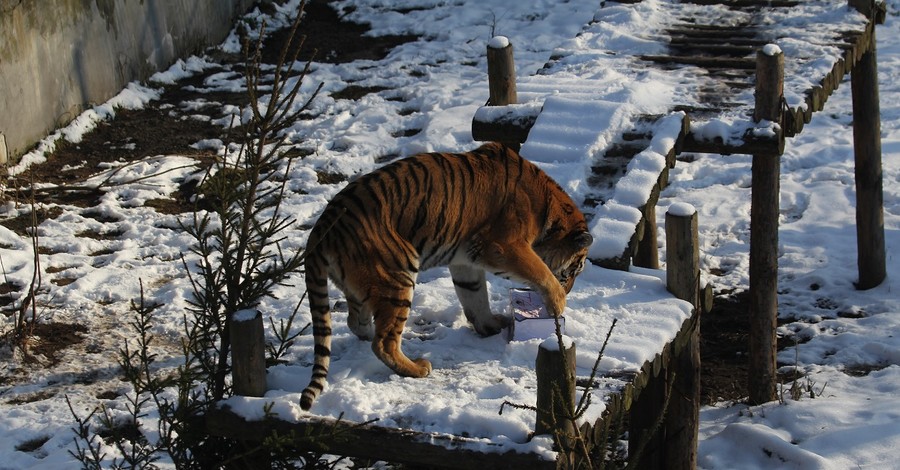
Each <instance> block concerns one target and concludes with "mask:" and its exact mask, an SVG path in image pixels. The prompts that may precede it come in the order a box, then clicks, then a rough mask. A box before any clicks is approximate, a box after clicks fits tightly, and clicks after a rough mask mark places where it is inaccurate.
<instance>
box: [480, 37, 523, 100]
mask: <svg viewBox="0 0 900 470" xmlns="http://www.w3.org/2000/svg"><path fill="white" fill-rule="evenodd" d="M487 66H488V88H489V89H490V99H489V101H488V105H489V106H505V105H508V104H515V103H517V102H518V97H517V95H516V64H515V62H514V61H513V47H512V44H511V43H510V42H509V39H507V38H506V37H504V36H496V37H494V38H493V39H491V40H490V41H489V42H488V47H487Z"/></svg>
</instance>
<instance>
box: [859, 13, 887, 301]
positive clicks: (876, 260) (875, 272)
mask: <svg viewBox="0 0 900 470" xmlns="http://www.w3.org/2000/svg"><path fill="white" fill-rule="evenodd" d="M850 6H852V7H854V8H856V9H857V10H859V11H860V12H861V13H862V14H864V15H866V16H868V17H869V18H872V15H873V14H874V12H875V2H874V1H873V0H850ZM871 31H872V37H871V39H870V41H869V49H868V50H867V51H865V52H864V53H863V55H862V57H860V59H859V62H857V63H856V64H854V65H853V68H852V69H851V70H850V87H851V94H852V96H853V154H854V159H855V164H856V244H857V265H858V270H859V283H858V284H857V288H859V289H870V288H872V287H875V286H878V285H879V284H881V283H882V281H884V279H885V277H886V276H887V270H886V265H885V263H886V257H885V248H884V194H883V188H882V184H883V183H882V173H881V110H880V105H879V102H878V101H879V98H878V66H877V64H876V50H875V28H874V26H872V28H871Z"/></svg>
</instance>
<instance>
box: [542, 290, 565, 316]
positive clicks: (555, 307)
mask: <svg viewBox="0 0 900 470" xmlns="http://www.w3.org/2000/svg"><path fill="white" fill-rule="evenodd" d="M555 287H556V288H555V289H550V291H549V292H548V293H546V294H544V296H543V297H544V304H545V306H546V307H547V311H548V312H550V315H553V316H554V317H559V316H560V315H562V313H563V310H564V309H565V308H566V292H565V291H564V290H563V289H562V287H560V286H559V285H557V286H555Z"/></svg>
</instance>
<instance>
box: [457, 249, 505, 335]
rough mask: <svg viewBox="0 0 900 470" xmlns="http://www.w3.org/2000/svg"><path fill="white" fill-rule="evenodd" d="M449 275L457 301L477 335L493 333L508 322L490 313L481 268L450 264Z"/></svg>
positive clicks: (500, 316) (497, 331)
mask: <svg viewBox="0 0 900 470" xmlns="http://www.w3.org/2000/svg"><path fill="white" fill-rule="evenodd" d="M450 277H452V278H453V287H454V288H455V289H456V296H457V297H458V298H459V303H461V304H462V307H463V313H465V315H466V319H467V320H469V323H471V324H472V326H473V327H474V328H475V331H476V332H477V333H478V334H479V335H481V336H491V335H495V334H497V333H499V332H500V330H501V329H502V328H503V327H505V326H506V324H507V323H509V322H508V320H507V319H506V318H505V317H503V316H502V315H493V314H491V304H490V302H489V301H488V290H487V282H486V281H485V277H484V270H483V269H481V268H476V267H472V266H465V265H451V266H450Z"/></svg>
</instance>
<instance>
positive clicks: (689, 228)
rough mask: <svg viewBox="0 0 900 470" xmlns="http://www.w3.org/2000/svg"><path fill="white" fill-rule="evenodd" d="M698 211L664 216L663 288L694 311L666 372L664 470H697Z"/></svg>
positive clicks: (676, 209) (680, 208) (676, 210)
mask: <svg viewBox="0 0 900 470" xmlns="http://www.w3.org/2000/svg"><path fill="white" fill-rule="evenodd" d="M699 246H700V245H699V242H698V236H697V210H696V209H695V208H694V206H692V205H690V204H687V203H675V204H672V205H671V206H669V209H668V210H667V211H666V286H667V288H668V289H669V292H671V293H672V294H673V295H675V297H678V298H679V299H682V300H686V301H688V302H690V303H691V305H693V306H694V311H693V314H692V317H691V320H690V322H691V323H690V324H689V325H690V326H689V328H690V329H691V330H690V333H688V335H689V336H688V339H687V341H686V343H685V344H684V346H683V348H682V349H681V350H680V351H679V352H678V355H677V356H675V357H673V358H672V360H671V362H670V363H669V367H671V368H674V370H675V374H674V376H675V378H674V380H673V382H674V383H673V384H672V385H671V387H672V390H671V392H670V396H669V407H668V409H667V410H666V411H665V414H666V419H665V422H664V423H663V427H664V428H665V436H666V437H665V444H664V447H665V450H664V451H663V453H664V455H665V461H666V462H667V464H666V468H669V469H694V468H696V467H697V441H698V438H697V436H698V431H699V429H700V315H701V310H702V309H701V308H700V299H699V293H700V248H699Z"/></svg>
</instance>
